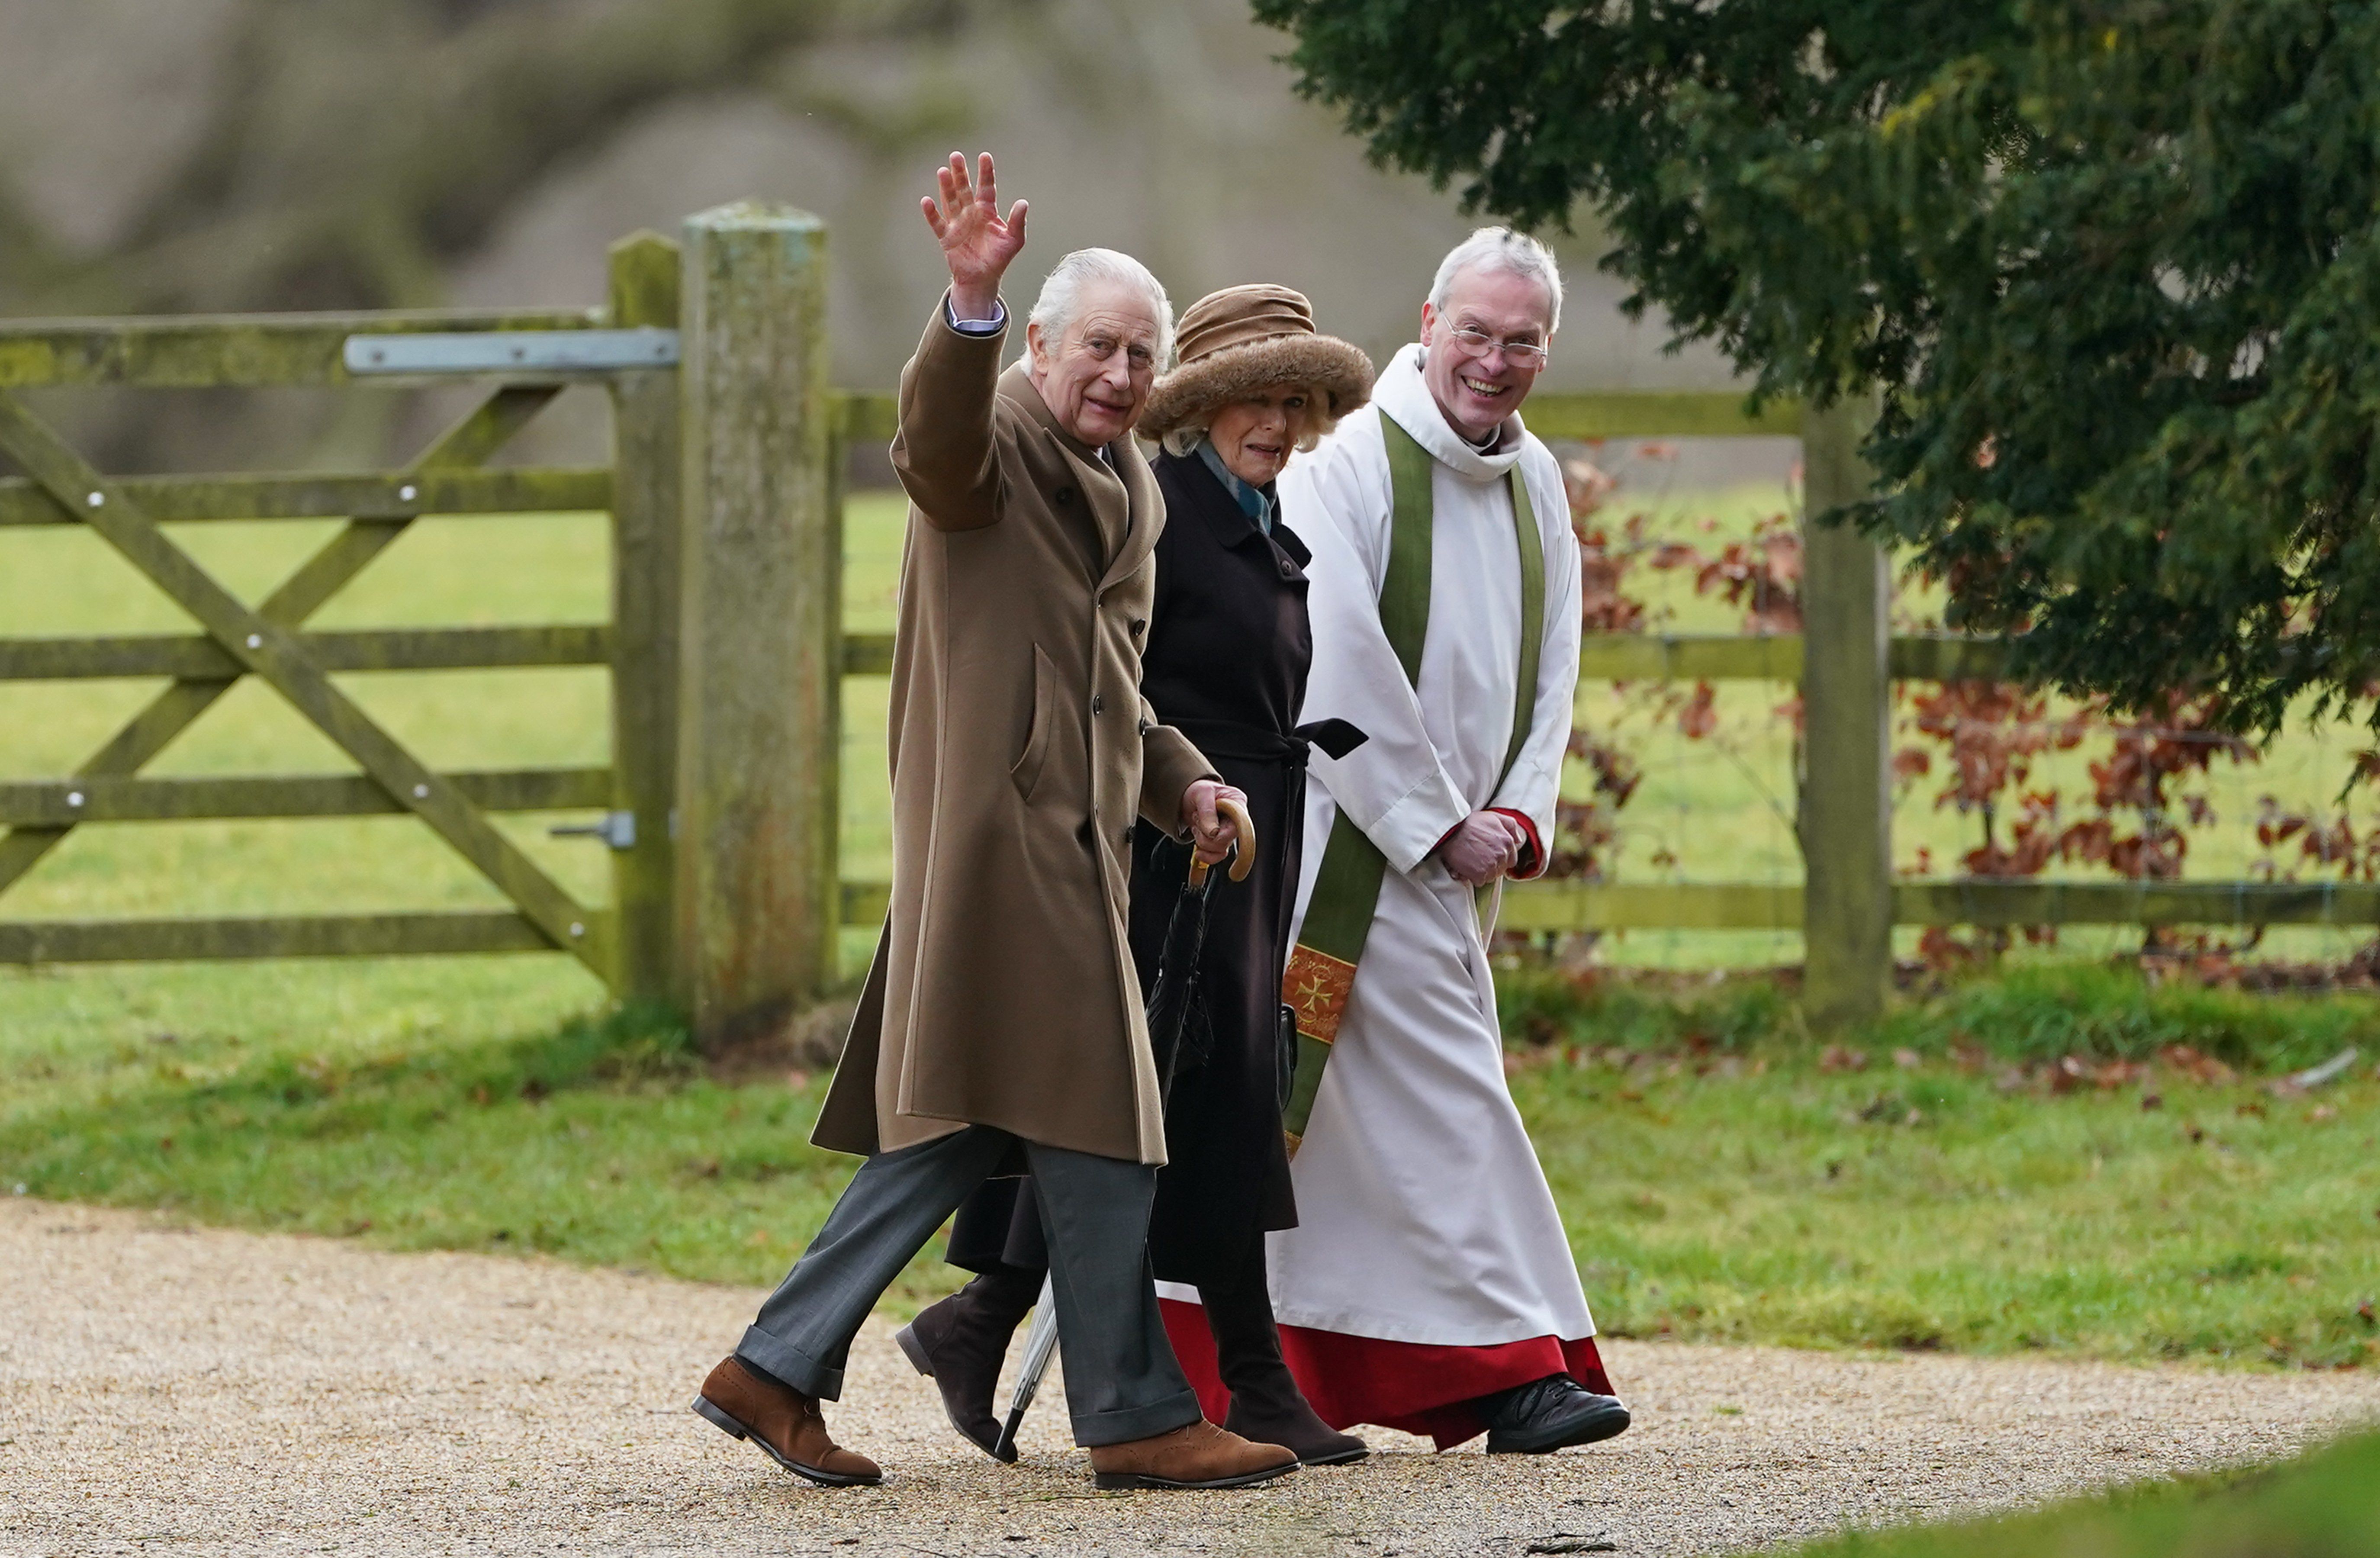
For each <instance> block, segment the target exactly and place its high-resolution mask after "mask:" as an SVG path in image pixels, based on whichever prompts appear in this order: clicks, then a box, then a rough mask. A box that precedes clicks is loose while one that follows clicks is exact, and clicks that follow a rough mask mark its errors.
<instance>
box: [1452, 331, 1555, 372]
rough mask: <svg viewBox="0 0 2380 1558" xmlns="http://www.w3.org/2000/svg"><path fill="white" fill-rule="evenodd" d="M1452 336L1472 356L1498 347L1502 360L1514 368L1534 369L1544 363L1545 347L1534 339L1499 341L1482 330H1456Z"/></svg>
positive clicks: (1486, 353) (1481, 355)
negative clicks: (1502, 353) (1502, 356)
mask: <svg viewBox="0 0 2380 1558" xmlns="http://www.w3.org/2000/svg"><path fill="white" fill-rule="evenodd" d="M1454 338H1455V340H1456V341H1457V342H1458V343H1460V344H1461V346H1462V347H1463V350H1464V351H1466V352H1469V353H1470V354H1471V355H1472V356H1474V357H1486V356H1487V355H1488V353H1489V352H1491V351H1493V350H1495V349H1496V348H1497V347H1502V348H1503V351H1504V360H1505V361H1507V362H1509V363H1511V364H1512V366H1513V367H1515V368H1531V369H1535V368H1543V367H1544V366H1545V365H1546V348H1545V347H1541V346H1539V345H1538V344H1537V343H1536V342H1535V341H1500V340H1498V339H1496V337H1495V336H1493V335H1488V333H1487V332H1486V331H1484V330H1457V331H1455V332H1454Z"/></svg>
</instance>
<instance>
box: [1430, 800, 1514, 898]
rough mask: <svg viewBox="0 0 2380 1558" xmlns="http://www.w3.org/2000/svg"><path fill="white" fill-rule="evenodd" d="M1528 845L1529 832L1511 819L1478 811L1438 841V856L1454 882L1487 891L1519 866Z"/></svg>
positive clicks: (1458, 823)
mask: <svg viewBox="0 0 2380 1558" xmlns="http://www.w3.org/2000/svg"><path fill="white" fill-rule="evenodd" d="M1528 844H1529V834H1528V830H1527V829H1525V828H1524V827H1522V826H1521V824H1520V823H1518V822H1514V821H1512V819H1511V818H1510V817H1507V816H1505V815H1503V814H1502V813H1501V812H1497V811H1475V812H1473V813H1472V814H1471V815H1470V816H1468V817H1465V818H1464V819H1463V821H1462V822H1457V823H1456V824H1455V825H1454V828H1453V831H1452V832H1451V833H1449V834H1447V835H1446V836H1445V837H1444V838H1442V839H1440V840H1439V841H1438V849H1437V851H1436V854H1437V856H1438V858H1439V860H1441V861H1443V862H1444V863H1445V865H1446V870H1447V874H1449V875H1450V876H1451V877H1453V878H1454V880H1455V881H1457V882H1463V883H1465V884H1467V885H1469V886H1473V887H1485V886H1487V885H1488V883H1489V882H1493V881H1495V880H1496V879H1497V878H1498V877H1500V876H1502V875H1504V874H1506V873H1507V872H1509V871H1511V870H1512V868H1513V867H1515V866H1517V865H1519V864H1520V863H1521V851H1522V850H1524V849H1525V848H1527V847H1528Z"/></svg>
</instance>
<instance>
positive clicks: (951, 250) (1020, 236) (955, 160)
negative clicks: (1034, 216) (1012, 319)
mask: <svg viewBox="0 0 2380 1558" xmlns="http://www.w3.org/2000/svg"><path fill="white" fill-rule="evenodd" d="M934 182H935V183H936V185H937V186H939V192H940V198H939V199H937V198H936V197H935V196H933V195H929V196H927V197H925V198H924V199H923V200H922V201H919V202H918V204H919V205H920V206H921V207H922V208H923V209H924V211H925V213H926V225H927V226H929V227H931V228H932V229H933V230H934V237H937V238H939V239H940V240H941V245H942V259H943V260H944V262H947V263H948V264H949V266H950V268H951V306H952V307H953V309H955V310H957V311H958V317H959V318H961V319H990V317H991V316H992V310H993V308H994V307H995V306H996V304H997V303H998V301H999V298H1000V278H1001V275H1002V273H1003V272H1005V271H1006V270H1007V269H1008V262H1010V261H1012V260H1014V259H1015V258H1016V256H1017V252H1018V251H1019V250H1022V249H1024V247H1025V211H1026V205H1025V202H1024V201H1017V202H1016V203H1015V204H1014V205H1013V206H1011V207H1010V208H1009V211H1008V214H1007V215H1006V216H1004V217H1003V216H1002V215H1001V214H1000V189H999V186H998V185H997V184H996V183H995V182H994V180H993V178H992V170H991V153H990V152H984V153H982V154H981V155H980V156H978V157H977V159H976V176H975V177H974V178H973V179H969V178H968V176H967V164H966V158H965V156H963V155H962V154H960V153H959V152H952V153H951V160H950V164H949V165H948V166H946V167H942V168H939V169H937V170H936V171H935V174H934Z"/></svg>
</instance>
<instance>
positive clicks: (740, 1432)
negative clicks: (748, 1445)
mask: <svg viewBox="0 0 2380 1558" xmlns="http://www.w3.org/2000/svg"><path fill="white" fill-rule="evenodd" d="M694 1409H695V1411H696V1413H698V1415H699V1416H701V1417H703V1418H707V1419H708V1420H709V1421H710V1422H711V1423H712V1424H714V1425H715V1426H716V1427H717V1428H718V1429H719V1430H720V1431H721V1432H722V1433H729V1434H733V1435H734V1436H735V1437H736V1438H737V1439H748V1440H750V1441H751V1442H753V1443H755V1444H758V1445H759V1447H760V1448H761V1449H763V1450H765V1451H767V1452H768V1453H769V1458H770V1459H771V1460H773V1461H775V1462H776V1463H777V1464H778V1465H779V1466H781V1467H784V1468H785V1469H786V1470H787V1471H790V1472H792V1473H793V1474H794V1475H795V1476H796V1477H807V1478H808V1479H810V1480H811V1481H813V1482H816V1483H819V1484H820V1485H821V1486H823V1487H828V1488H851V1487H867V1486H873V1485H874V1484H876V1483H879V1482H881V1481H883V1480H884V1474H883V1472H881V1471H880V1470H878V1469H877V1467H876V1463H875V1462H874V1461H871V1460H869V1459H868V1457H867V1456H865V1455H854V1454H852V1453H851V1452H850V1451H848V1450H846V1449H844V1448H843V1447H842V1446H841V1445H839V1444H837V1443H836V1442H834V1441H833V1440H832V1438H830V1437H829V1436H828V1434H827V1431H826V1418H825V1417H824V1415H823V1414H821V1413H820V1411H819V1404H818V1403H817V1402H816V1401H815V1400H813V1399H812V1398H810V1397H809V1396H807V1395H804V1394H802V1393H801V1392H799V1391H797V1390H793V1389H790V1388H788V1387H787V1386H784V1385H781V1384H779V1383H778V1382H775V1381H774V1380H764V1379H762V1378H760V1377H759V1375H757V1374H755V1373H753V1372H752V1371H751V1370H750V1369H747V1368H745V1367H744V1365H743V1363H742V1362H741V1361H739V1360H738V1359H737V1358H735V1357H734V1356H733V1355H732V1354H731V1355H730V1356H729V1357H723V1358H722V1359H720V1360H719V1367H718V1368H716V1369H712V1370H711V1371H710V1378H709V1379H706V1380H705V1381H703V1382H702V1394H699V1395H698V1396H696V1397H695V1398H694Z"/></svg>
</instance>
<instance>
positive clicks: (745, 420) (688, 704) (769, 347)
mask: <svg viewBox="0 0 2380 1558" xmlns="http://www.w3.org/2000/svg"><path fill="white" fill-rule="evenodd" d="M682 274H683V277H684V289H685V293H684V323H683V325H682V330H683V333H684V334H683V340H682V364H681V368H680V374H679V378H680V393H681V396H682V406H681V412H682V419H681V425H682V434H681V436H682V437H683V439H684V451H683V460H684V467H683V469H684V484H683V487H682V489H681V493H682V497H681V501H682V504H683V506H684V516H683V517H684V524H685V536H686V552H685V556H684V561H683V566H684V573H685V583H684V591H683V604H682V615H681V619H680V620H681V624H682V626H681V631H680V653H681V655H682V657H683V659H682V672H681V682H680V702H679V719H678V817H679V829H678V851H677V858H678V895H679V898H678V902H679V907H678V915H679V925H680V945H681V956H682V958H683V960H684V961H683V968H684V974H683V978H684V980H685V985H684V989H685V994H686V1005H687V1007H688V1010H689V1014H690V1016H691V1017H692V1019H693V1024H694V1032H695V1039H696V1042H697V1043H698V1045H700V1046H701V1047H702V1048H703V1049H704V1050H705V1051H706V1052H709V1053H716V1052H717V1051H718V1050H719V1049H721V1048H722V1047H725V1046H727V1045H731V1044H734V1043H735V1042H737V1041H740V1040H742V1039H745V1038H747V1037H749V1036H753V1035H756V1034H759V1033H762V1032H765V1031H767V1030H768V1029H771V1028H772V1027H774V1026H776V1025H778V1024H780V1023H782V1022H783V1020H784V1019H785V1017H786V1016H788V1015H789V1014H790V1013H791V1012H792V1011H793V1010H794V1009H795V1007H796V1006H798V1005H799V1004H801V1003H802V1002H804V1001H805V1000H807V999H809V998H811V997H814V996H816V995H818V994H819V993H820V992H823V991H824V990H825V989H826V987H827V986H828V985H829V984H831V983H832V981H833V980H834V977H835V932H836V930H837V928H838V920H839V918H840V917H839V914H838V912H837V911H838V907H839V905H838V894H837V887H836V882H835V874H836V873H835V830H836V827H837V825H838V823H839V822H840V817H839V815H838V805H837V801H838V796H837V788H838V785H837V780H838V772H839V761H840V758H841V741H840V731H841V724H842V722H841V707H840V705H841V698H842V670H843V654H842V649H843V645H842V632H843V620H842V618H843V612H842V561H843V547H842V537H841V536H840V535H839V534H838V533H837V532H836V527H835V514H834V511H833V508H832V505H831V501H830V492H829V480H830V478H829V472H828V469H827V456H828V448H829V444H830V442H831V438H832V427H831V425H830V424H831V416H832V407H831V404H830V402H829V400H828V396H827V336H826V228H825V225H824V224H823V223H821V222H820V220H819V219H818V218H817V217H815V216H812V215H810V214H809V213H807V212H801V211H795V210H792V209H790V208H786V207H780V206H770V205H763V204H759V203H756V202H750V201H744V202H738V203H736V204H734V205H726V206H722V207H719V208H718V209H716V210H713V211H708V212H704V213H701V214H699V215H697V216H692V217H689V218H687V219H686V249H685V255H684V263H683V271H682Z"/></svg>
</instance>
